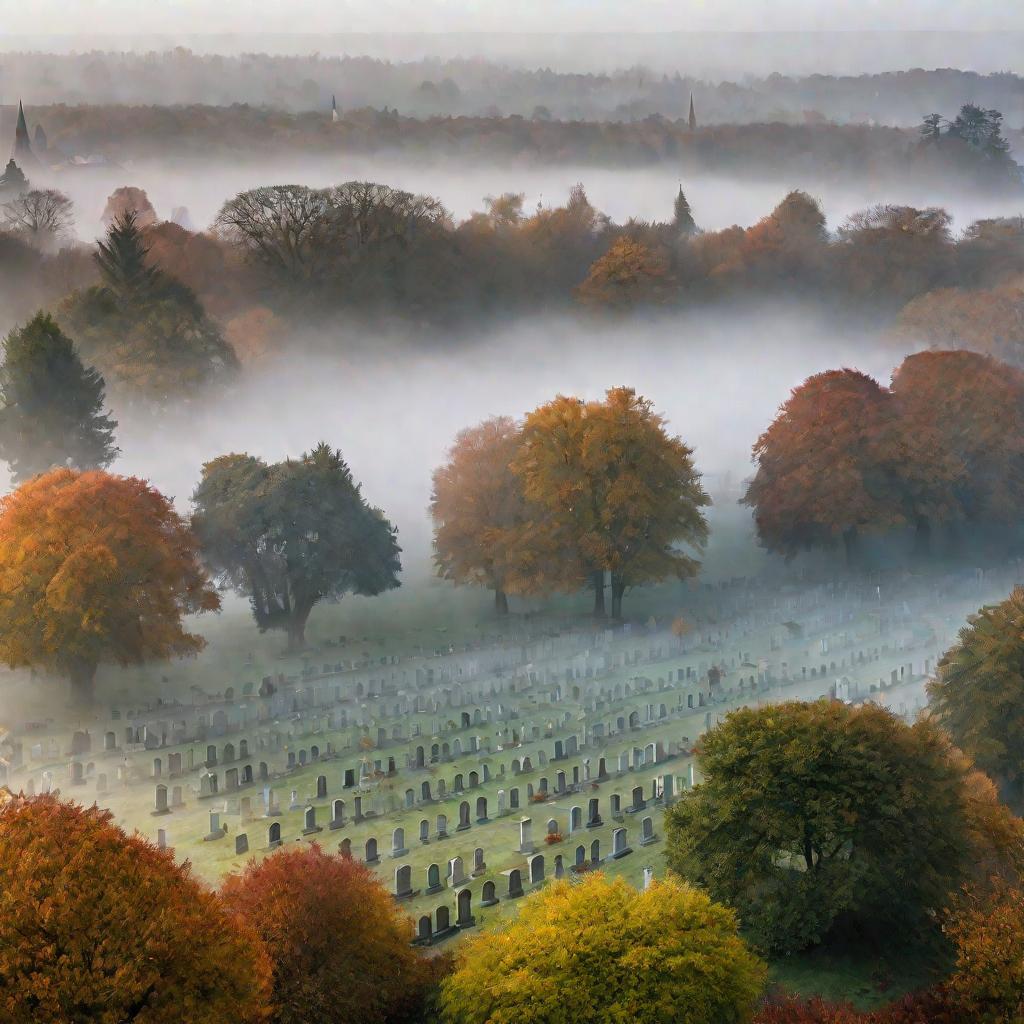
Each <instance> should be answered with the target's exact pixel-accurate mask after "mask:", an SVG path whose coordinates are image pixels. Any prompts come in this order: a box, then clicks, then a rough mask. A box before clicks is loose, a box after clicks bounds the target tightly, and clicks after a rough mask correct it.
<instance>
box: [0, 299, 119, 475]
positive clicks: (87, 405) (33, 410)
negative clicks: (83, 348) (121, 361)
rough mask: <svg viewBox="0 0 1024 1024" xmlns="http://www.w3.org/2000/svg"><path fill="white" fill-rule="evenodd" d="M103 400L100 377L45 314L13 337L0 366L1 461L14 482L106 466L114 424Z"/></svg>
mask: <svg viewBox="0 0 1024 1024" xmlns="http://www.w3.org/2000/svg"><path fill="white" fill-rule="evenodd" d="M103 401H104V385H103V378H102V377H101V376H100V375H99V373H97V372H96V370H94V369H93V368H92V367H87V366H83V365H82V361H81V359H79V358H78V353H77V352H76V351H75V346H74V344H73V343H72V341H71V339H70V338H68V337H67V335H65V334H64V333H63V332H62V331H61V329H60V328H59V327H58V326H57V324H56V322H55V321H54V319H53V317H51V316H50V315H49V314H48V313H37V314H36V315H35V316H34V317H33V318H32V319H31V320H30V321H29V322H28V323H27V324H26V325H25V326H24V327H21V328H19V329H18V330H15V331H12V332H11V333H10V334H9V335H8V336H7V341H6V343H5V345H4V361H3V364H2V365H0V459H3V460H4V461H5V462H6V463H7V464H8V465H9V466H10V469H11V474H12V476H13V477H14V479H15V481H16V482H21V481H22V480H25V479H27V478H28V477H30V476H35V475H36V474H37V473H42V472H44V471H45V470H48V469H50V468H52V467H53V466H72V467H73V468H75V469H102V468H104V467H106V466H109V465H110V463H111V462H113V461H114V458H115V457H116V456H117V448H116V447H115V445H114V428H115V427H116V426H117V423H116V422H115V421H114V420H112V419H111V418H110V417H109V416H107V415H105V414H104V412H103Z"/></svg>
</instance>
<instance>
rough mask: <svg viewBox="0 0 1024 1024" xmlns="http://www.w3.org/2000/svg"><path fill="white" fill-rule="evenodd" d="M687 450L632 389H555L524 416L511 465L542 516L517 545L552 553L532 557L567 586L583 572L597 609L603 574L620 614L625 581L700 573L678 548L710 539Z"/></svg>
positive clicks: (632, 582)
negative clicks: (588, 398) (590, 397)
mask: <svg viewBox="0 0 1024 1024" xmlns="http://www.w3.org/2000/svg"><path fill="white" fill-rule="evenodd" d="M692 454H693V453H692V451H691V449H690V448H688V447H687V446H686V445H685V444H684V443H683V441H682V440H681V439H680V438H678V437H672V436H670V435H669V434H668V432H667V431H666V430H665V420H664V418H663V417H661V416H659V415H658V414H657V413H656V412H655V411H654V408H653V405H652V403H651V402H650V401H649V400H647V399H645V398H643V397H641V396H640V395H638V394H637V393H636V392H635V391H633V389H632V388H625V387H619V388H611V389H610V390H609V391H608V392H607V393H606V396H605V400H604V401H603V402H586V403H584V402H581V401H579V400H578V399H576V398H567V397H565V396H564V395H559V396H558V397H557V398H555V399H554V400H553V401H551V402H548V403H547V404H546V405H542V406H540V407H539V408H538V409H536V410H534V411H533V412H532V413H531V414H530V415H529V416H528V417H527V418H526V422H525V423H524V425H523V440H522V443H521V445H520V447H519V451H518V453H517V454H516V457H515V459H514V461H513V463H512V468H513V470H514V471H515V472H516V473H518V474H519V475H520V476H521V478H522V481H523V494H524V496H525V498H526V499H527V501H529V502H531V503H533V504H534V505H535V506H536V507H537V508H539V509H541V510H542V511H543V513H544V515H543V517H542V518H541V519H539V520H536V521H534V522H532V523H530V524H529V525H528V529H529V530H531V531H532V536H531V537H529V538H528V540H527V541H525V542H524V544H523V548H524V549H528V548H532V549H534V550H537V551H544V552H546V553H549V554H550V555H551V557H548V558H544V559H538V560H537V562H538V564H541V565H546V566H548V567H550V566H555V567H556V571H557V572H559V573H560V574H561V579H562V582H563V584H564V586H565V588H566V589H573V588H574V586H576V585H578V584H579V583H580V582H582V579H583V578H585V577H586V576H587V575H588V574H589V576H590V578H591V579H592V581H593V586H594V594H595V609H594V611H595V614H598V615H601V614H603V613H604V574H605V572H608V573H610V574H611V591H612V615H613V616H614V617H615V618H618V617H620V616H621V614H622V597H623V594H624V593H625V590H626V588H627V587H630V586H638V585H641V584H644V583H654V582H658V581H660V580H664V579H668V578H669V577H672V576H675V577H678V578H680V579H683V578H685V577H687V576H692V575H694V574H695V573H696V571H697V568H698V566H699V563H698V562H697V561H696V560H695V559H694V558H692V557H691V556H690V555H688V554H687V553H686V551H685V550H683V549H681V548H680V546H679V545H680V544H683V545H686V546H687V547H689V548H690V549H691V550H695V551H700V550H701V549H702V548H703V545H704V543H705V541H706V539H707V523H706V521H705V519H704V513H703V511H702V509H703V507H704V506H706V505H708V504H709V503H710V499H709V498H708V496H707V494H705V493H704V490H703V488H702V487H701V485H700V474H699V473H697V471H696V469H695V468H694V465H693V461H692Z"/></svg>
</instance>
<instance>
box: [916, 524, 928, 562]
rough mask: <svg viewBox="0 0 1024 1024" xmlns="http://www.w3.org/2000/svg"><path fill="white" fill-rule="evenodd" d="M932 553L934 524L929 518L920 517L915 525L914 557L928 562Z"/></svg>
mask: <svg viewBox="0 0 1024 1024" xmlns="http://www.w3.org/2000/svg"><path fill="white" fill-rule="evenodd" d="M931 553H932V524H931V521H930V520H929V519H928V517H927V516H918V517H917V520H916V521H915V523H914V557H915V558H918V559H921V560H922V561H924V560H926V559H927V558H928V557H929V556H930V555H931Z"/></svg>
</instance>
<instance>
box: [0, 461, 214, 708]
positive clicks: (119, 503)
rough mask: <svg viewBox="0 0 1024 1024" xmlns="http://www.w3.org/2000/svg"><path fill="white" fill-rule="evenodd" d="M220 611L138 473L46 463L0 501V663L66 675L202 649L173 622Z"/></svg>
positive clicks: (78, 682) (175, 526)
mask: <svg viewBox="0 0 1024 1024" xmlns="http://www.w3.org/2000/svg"><path fill="white" fill-rule="evenodd" d="M219 607H220V601H219V599H218V597H217V595H216V593H215V592H214V591H213V590H212V589H211V588H210V586H209V583H208V581H207V578H206V574H205V573H204V571H203V569H202V567H201V566H200V564H199V551H198V545H197V543H196V540H195V538H194V537H193V535H192V533H191V531H190V530H189V529H188V527H187V525H186V524H185V523H184V522H183V521H182V519H181V517H180V516H179V515H178V514H177V512H175V511H174V508H173V506H172V505H171V503H170V502H169V501H168V500H167V498H165V497H164V496H163V495H162V494H160V493H159V492H158V491H156V490H155V489H154V488H152V487H151V486H150V485H149V484H147V483H146V482H145V481H144V480H139V479H137V478H135V477H122V476H114V475H112V474H110V473H105V472H103V471H101V470H90V471H86V472H77V471H75V470H71V469H54V470H51V471H50V472H49V473H45V474H43V475H41V476H37V477H35V478H33V479H32V480H29V481H28V482H27V483H24V484H22V485H21V487H19V488H18V489H17V490H16V491H14V492H13V493H11V494H8V495H6V496H5V497H4V498H2V499H0V659H2V660H3V661H4V662H6V663H7V664H8V665H10V666H11V667H12V668H17V667H38V668H43V669H48V670H53V671H55V672H58V673H60V674H62V675H65V676H67V677H68V678H69V679H70V681H71V684H72V688H73V691H74V693H75V695H76V697H77V699H79V700H83V701H84V700H90V699H91V696H92V688H93V681H94V678H95V675H96V669H97V667H98V666H99V665H100V664H101V663H102V662H116V663H117V664H120V665H132V664H139V663H141V662H143V661H147V660H149V659H159V658H170V657H178V656H182V655H190V654H195V653H196V652H197V651H199V650H201V649H202V647H203V646H204V640H203V638H202V637H200V636H196V635H195V634H192V633H189V632H187V631H186V629H185V628H184V624H183V622H182V619H183V617H184V616H185V615H186V614H189V613H193V612H203V611H210V610H214V609H217V608H219Z"/></svg>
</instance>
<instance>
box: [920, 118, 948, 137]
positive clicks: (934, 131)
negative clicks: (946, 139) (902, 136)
mask: <svg viewBox="0 0 1024 1024" xmlns="http://www.w3.org/2000/svg"><path fill="white" fill-rule="evenodd" d="M942 122H943V117H942V115H941V114H928V116H927V117H925V118H924V120H923V121H922V122H921V125H920V127H919V128H918V129H917V130H918V132H919V133H920V135H921V139H922V141H923V142H934V143H938V142H941V141H942Z"/></svg>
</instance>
